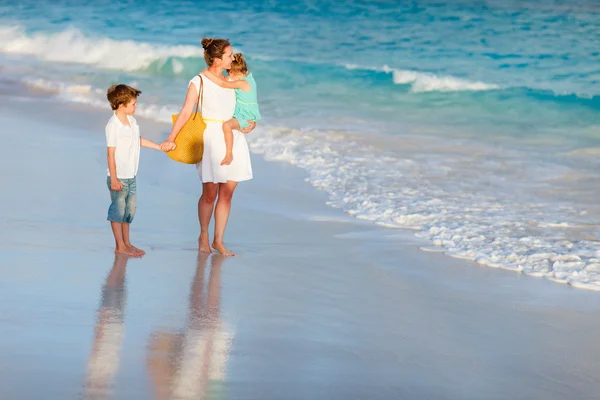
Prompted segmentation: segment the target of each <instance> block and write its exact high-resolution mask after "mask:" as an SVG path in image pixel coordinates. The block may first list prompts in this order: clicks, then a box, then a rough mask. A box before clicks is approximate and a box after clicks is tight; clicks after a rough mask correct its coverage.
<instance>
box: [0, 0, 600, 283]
mask: <svg viewBox="0 0 600 400" xmlns="http://www.w3.org/2000/svg"><path fill="white" fill-rule="evenodd" d="M576 3H577V4H573V2H567V1H557V0H556V1H550V0H541V1H540V0H538V1H532V0H525V1H516V0H515V1H510V0H502V1H501V0H488V1H474V0H473V1H467V0H457V1H447V2H440V1H433V0H431V1H429V0H424V1H371V2H365V1H320V2H314V1H300V2H286V1H280V0H273V1H265V2H241V1H237V0H233V1H213V2H194V1H176V0H166V1H161V2H151V1H148V0H146V1H142V0H138V1H129V2H126V3H119V2H112V1H105V0H99V1H96V2H93V3H92V4H87V5H83V4H82V3H81V2H73V1H52V2H51V1H19V2H18V3H16V4H15V2H7V1H2V2H0V71H1V75H0V87H4V88H6V87H12V86H11V85H13V86H14V85H27V86H29V87H32V88H35V89H38V90H43V91H46V92H50V93H52V94H53V95H55V96H56V97H57V99H59V100H61V101H69V102H80V103H86V104H90V105H93V106H97V107H102V108H104V109H107V105H106V100H105V90H106V88H107V87H108V86H110V85H111V84H113V83H116V82H123V83H128V84H131V85H134V86H136V87H138V88H140V89H141V90H142V91H143V94H142V96H141V97H140V101H139V104H140V108H139V109H138V113H139V114H141V115H144V116H147V117H150V118H153V119H156V120H159V121H170V118H171V114H172V113H175V112H177V111H178V110H179V107H180V106H181V103H182V102H183V98H184V96H185V92H186V86H187V82H188V80H189V79H190V78H192V77H193V76H194V75H195V74H197V73H198V72H199V71H200V70H201V69H203V68H204V61H203V58H202V51H201V48H200V44H199V43H200V40H201V38H202V37H203V36H219V37H226V38H229V39H230V40H231V42H232V43H233V45H234V49H235V50H236V51H241V52H243V53H244V54H245V56H246V57H247V59H248V61H249V64H250V69H251V70H252V72H253V73H254V75H255V77H256V79H257V82H258V86H259V101H260V103H261V112H262V114H263V117H264V121H263V122H262V123H261V126H260V128H259V129H257V130H256V131H255V132H253V133H252V135H251V136H250V137H249V139H250V145H251V148H252V151H254V152H255V153H260V154H262V155H263V156H264V157H265V158H267V159H269V160H278V161H281V162H287V163H292V164H294V165H297V166H299V167H301V168H303V169H305V170H306V173H307V179H308V180H309V181H310V182H311V183H312V184H313V185H314V186H315V187H317V188H318V189H320V190H323V191H325V192H327V193H328V195H329V198H330V204H331V205H332V206H334V207H339V208H341V209H342V210H344V211H345V212H347V213H348V214H350V215H353V216H355V217H356V218H361V219H366V220H371V221H373V222H374V223H377V224H381V225H385V226H389V227H390V228H405V229H412V230H414V231H415V234H416V235H418V236H420V237H424V238H427V239H430V241H431V246H428V247H424V248H423V250H426V251H443V252H445V253H447V254H448V255H450V256H453V257H460V258H467V259H471V260H474V261H476V262H478V263H480V264H482V265H484V266H490V267H497V268H506V269H511V270H516V271H521V272H523V273H525V274H528V275H534V276H542V277H546V278H548V279H551V280H554V281H557V282H563V283H569V284H571V285H573V286H576V287H582V288H588V289H600V243H599V241H598V239H599V238H600V206H599V205H598V199H599V197H600V178H599V174H598V171H599V170H600V159H599V156H600V2H598V1H597V0H594V1H593V0H584V1H578V2H576ZM5 92H6V90H5ZM99 134H101V133H99Z"/></svg>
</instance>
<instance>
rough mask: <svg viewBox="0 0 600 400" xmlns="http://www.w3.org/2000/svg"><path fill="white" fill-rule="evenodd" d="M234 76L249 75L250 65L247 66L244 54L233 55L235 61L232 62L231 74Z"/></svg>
mask: <svg viewBox="0 0 600 400" xmlns="http://www.w3.org/2000/svg"><path fill="white" fill-rule="evenodd" d="M232 72H233V73H234V74H243V75H246V74H247V73H248V64H246V59H245V58H244V56H243V55H242V53H236V54H234V55H233V61H232V62H231V69H230V70H229V73H232Z"/></svg>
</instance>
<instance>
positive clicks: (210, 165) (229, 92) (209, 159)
mask: <svg viewBox="0 0 600 400" xmlns="http://www.w3.org/2000/svg"><path fill="white" fill-rule="evenodd" d="M202 81H203V83H204V93H203V95H202V97H203V100H202V117H203V118H205V119H206V120H207V121H206V130H205V131H204V153H203V155H202V161H200V162H199V163H198V164H196V168H197V169H198V175H199V176H200V180H201V181H202V182H203V183H205V182H213V183H225V182H227V181H234V182H242V181H247V180H249V179H252V164H251V163H250V150H248V142H247V141H246V136H245V135H244V134H243V133H241V132H240V131H235V130H234V131H233V161H232V162H231V164H229V165H221V161H223V158H225V136H224V135H223V126H222V125H223V121H227V120H228V119H230V118H231V117H232V116H233V111H234V109H235V92H234V90H233V89H225V88H222V87H220V86H219V85H217V84H215V83H213V82H212V81H211V80H210V79H208V78H206V77H205V76H204V75H202ZM192 83H193V84H194V86H195V87H196V93H198V90H199V88H200V77H198V76H197V75H196V77H195V78H194V79H192V80H191V81H190V84H192Z"/></svg>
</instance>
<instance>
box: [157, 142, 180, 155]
mask: <svg viewBox="0 0 600 400" xmlns="http://www.w3.org/2000/svg"><path fill="white" fill-rule="evenodd" d="M176 147H177V145H176V144H175V142H174V141H172V140H165V141H164V142H162V143H161V145H160V151H164V152H165V153H166V152H167V151H173V150H175V148H176Z"/></svg>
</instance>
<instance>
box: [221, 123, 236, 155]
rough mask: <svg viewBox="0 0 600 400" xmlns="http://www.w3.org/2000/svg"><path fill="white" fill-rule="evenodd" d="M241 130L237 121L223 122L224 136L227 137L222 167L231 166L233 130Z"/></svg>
mask: <svg viewBox="0 0 600 400" xmlns="http://www.w3.org/2000/svg"><path fill="white" fill-rule="evenodd" d="M234 129H235V130H239V129H240V124H239V122H238V120H237V119H235V118H231V119H230V120H229V121H225V122H223V134H224V135H225V158H224V159H223V161H221V165H229V164H231V161H233V130H234Z"/></svg>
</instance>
